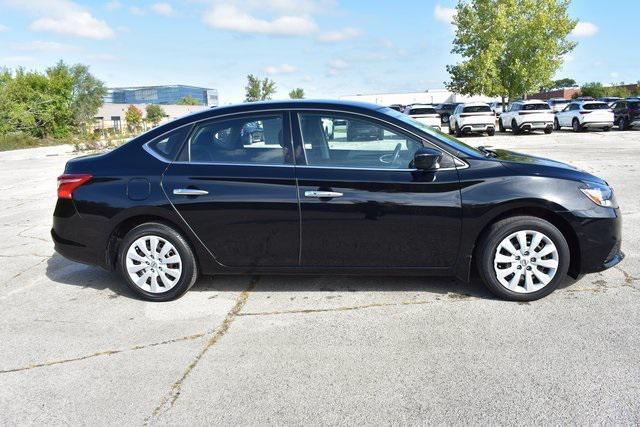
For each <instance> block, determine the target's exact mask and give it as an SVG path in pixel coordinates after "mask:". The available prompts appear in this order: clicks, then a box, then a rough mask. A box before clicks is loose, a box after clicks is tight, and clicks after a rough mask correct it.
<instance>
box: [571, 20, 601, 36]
mask: <svg viewBox="0 0 640 427" xmlns="http://www.w3.org/2000/svg"><path fill="white" fill-rule="evenodd" d="M598 31H599V28H598V26H597V25H595V24H592V23H591V22H578V23H577V24H576V27H575V28H574V29H573V30H572V31H571V35H572V36H574V37H591V36H594V35H596V33H597V32H598Z"/></svg>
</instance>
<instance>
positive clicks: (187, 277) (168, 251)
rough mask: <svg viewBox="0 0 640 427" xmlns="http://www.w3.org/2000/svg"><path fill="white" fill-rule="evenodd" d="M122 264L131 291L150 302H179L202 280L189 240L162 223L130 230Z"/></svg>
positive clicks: (120, 259) (122, 255)
mask: <svg viewBox="0 0 640 427" xmlns="http://www.w3.org/2000/svg"><path fill="white" fill-rule="evenodd" d="M118 261H119V263H118V264H119V267H120V271H121V273H122V275H123V276H124V277H125V279H126V280H127V284H128V285H129V288H131V290H132V291H133V292H135V293H136V294H137V295H138V296H140V297H141V298H143V299H145V300H148V301H169V300H172V299H175V298H177V297H179V296H181V295H182V294H184V293H185V292H186V291H188V290H189V288H191V286H193V284H194V283H195V282H196V279H197V278H198V268H197V263H196V259H195V256H194V254H193V251H192V250H191V248H190V247H189V244H188V243H187V241H186V240H185V239H184V237H182V235H181V234H180V233H178V232H177V231H176V230H174V229H173V228H171V227H169V226H168V225H165V224H161V223H155V222H153V223H145V224H141V225H139V226H137V227H135V228H133V229H132V230H131V231H129V232H128V233H127V235H126V236H125V237H124V239H123V241H122V243H121V245H120V249H119V254H118Z"/></svg>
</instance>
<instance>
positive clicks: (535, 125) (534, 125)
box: [520, 121, 553, 130]
mask: <svg viewBox="0 0 640 427" xmlns="http://www.w3.org/2000/svg"><path fill="white" fill-rule="evenodd" d="M547 128H553V121H535V122H522V123H521V124H520V129H524V130H532V129H547Z"/></svg>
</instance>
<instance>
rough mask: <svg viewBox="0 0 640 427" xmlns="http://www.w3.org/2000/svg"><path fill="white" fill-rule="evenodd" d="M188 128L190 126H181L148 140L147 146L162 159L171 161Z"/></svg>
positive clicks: (180, 145)
mask: <svg viewBox="0 0 640 427" xmlns="http://www.w3.org/2000/svg"><path fill="white" fill-rule="evenodd" d="M190 129H191V126H182V127H181V128H178V129H175V130H173V131H171V132H169V133H167V134H165V135H162V136H160V137H158V138H156V139H154V140H153V141H151V142H149V143H148V144H147V147H149V149H151V151H153V152H154V153H155V154H157V155H158V156H160V157H162V158H163V159H165V160H168V161H172V160H174V159H175V158H176V155H177V154H178V151H179V150H180V147H182V144H183V143H184V140H185V139H186V138H187V134H188V133H189V130H190Z"/></svg>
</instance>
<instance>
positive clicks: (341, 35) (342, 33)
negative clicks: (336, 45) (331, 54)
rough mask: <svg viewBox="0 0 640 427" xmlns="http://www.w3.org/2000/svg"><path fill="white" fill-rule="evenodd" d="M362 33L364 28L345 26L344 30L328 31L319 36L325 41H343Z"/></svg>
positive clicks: (319, 38)
mask: <svg viewBox="0 0 640 427" xmlns="http://www.w3.org/2000/svg"><path fill="white" fill-rule="evenodd" d="M360 34H362V30H360V29H358V28H353V27H347V28H343V29H342V30H336V31H328V32H325V33H322V34H320V35H319V36H318V40H320V41H323V42H341V41H345V40H349V39H353V38H355V37H358V36H359V35H360Z"/></svg>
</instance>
